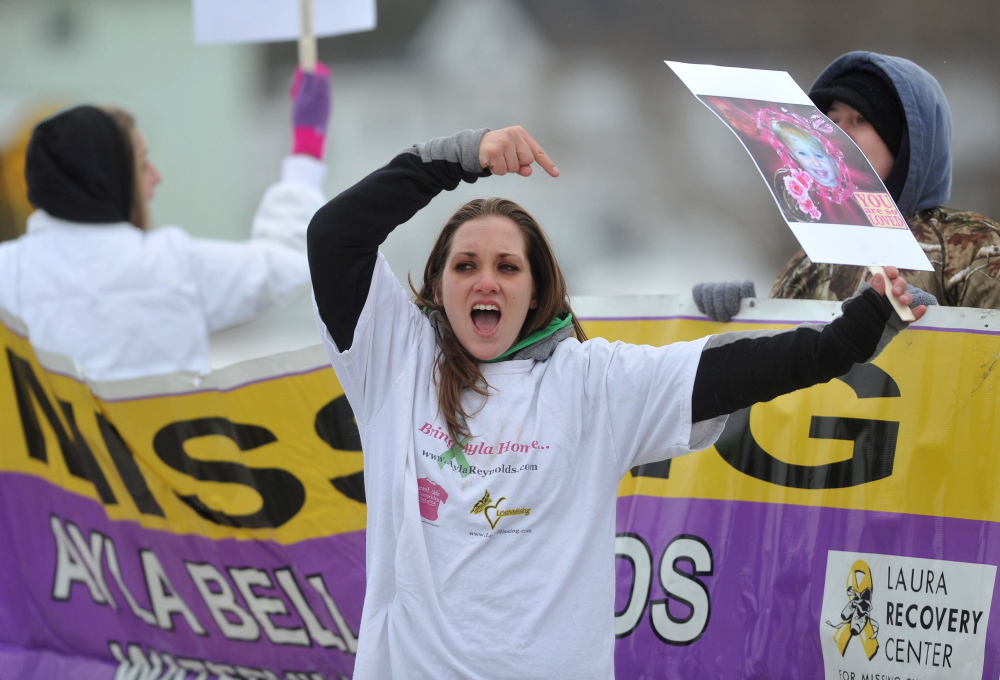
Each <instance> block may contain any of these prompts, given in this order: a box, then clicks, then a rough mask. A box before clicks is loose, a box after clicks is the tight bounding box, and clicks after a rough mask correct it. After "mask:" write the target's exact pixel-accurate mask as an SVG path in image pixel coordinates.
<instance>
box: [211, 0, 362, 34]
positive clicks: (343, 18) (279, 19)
mask: <svg viewBox="0 0 1000 680" xmlns="http://www.w3.org/2000/svg"><path fill="white" fill-rule="evenodd" d="M192 2H193V7H194V41H195V42H196V43H239V42H275V41H280V40H297V39H298V38H299V35H300V33H301V28H300V19H299V4H298V3H297V2H295V0H192ZM313 2H314V7H313V32H314V33H315V35H316V37H318V38H323V37H327V36H332V35H344V34H345V33H358V32H361V31H370V30H372V29H374V28H375V22H376V17H375V0H313Z"/></svg>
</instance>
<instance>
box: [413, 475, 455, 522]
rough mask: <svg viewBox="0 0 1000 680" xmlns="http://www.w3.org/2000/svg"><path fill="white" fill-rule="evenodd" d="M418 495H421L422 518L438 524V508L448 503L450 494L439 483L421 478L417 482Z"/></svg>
mask: <svg viewBox="0 0 1000 680" xmlns="http://www.w3.org/2000/svg"><path fill="white" fill-rule="evenodd" d="M417 493H418V494H420V516H421V517H423V518H424V519H426V520H429V521H431V522H436V521H437V518H438V508H439V507H440V506H441V504H443V503H447V502H448V492H447V491H445V490H444V489H443V488H441V485H440V484H438V483H437V482H435V481H432V480H430V479H428V478H427V477H421V478H420V479H418V480H417Z"/></svg>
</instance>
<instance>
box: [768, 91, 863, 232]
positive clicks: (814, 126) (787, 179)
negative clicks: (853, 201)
mask: <svg viewBox="0 0 1000 680" xmlns="http://www.w3.org/2000/svg"><path fill="white" fill-rule="evenodd" d="M779 108H780V110H779V111H775V110H774V109H772V108H763V109H759V110H758V111H757V114H756V116H755V117H754V120H755V122H756V124H757V129H758V130H759V131H760V136H761V137H762V138H763V139H764V140H766V141H767V142H768V143H770V145H771V148H773V149H774V151H775V153H777V154H778V156H779V158H780V159H781V162H782V165H783V167H782V168H780V169H779V170H778V171H777V172H776V173H775V177H774V179H775V182H774V185H775V189H779V188H780V189H783V190H784V191H783V192H782V193H783V194H784V199H785V204H786V205H787V207H788V209H789V210H790V211H792V212H793V213H798V214H801V215H803V216H804V217H808V218H809V219H811V220H813V221H818V220H819V219H821V218H822V213H821V212H820V210H819V207H818V205H817V201H815V200H813V196H814V195H815V194H819V195H820V196H822V197H823V198H825V199H826V200H828V201H832V202H833V203H837V204H840V203H843V202H844V201H845V200H847V199H848V198H850V197H851V196H852V195H853V194H854V191H855V190H856V189H857V187H856V186H855V184H854V182H853V181H852V180H851V172H850V169H849V168H848V166H847V163H846V162H845V161H844V153H843V152H842V151H841V150H840V149H839V148H837V146H836V145H834V144H833V142H831V141H830V139H829V138H827V136H826V135H829V134H833V133H834V129H833V126H832V125H831V124H830V122H829V121H828V120H827V119H826V118H825V117H823V116H822V115H820V114H819V113H816V114H813V115H811V116H810V117H809V118H808V119H806V118H804V117H803V116H800V115H799V114H797V113H795V112H793V111H789V110H788V109H786V108H785V107H783V106H780V107H779ZM777 121H781V122H784V123H788V124H790V125H792V126H794V127H796V128H798V129H799V130H800V131H801V132H802V133H804V134H807V135H809V136H811V137H813V138H814V139H816V140H817V141H818V142H819V143H820V144H822V145H823V148H824V150H825V151H826V153H827V155H828V156H829V157H830V160H831V161H833V162H834V163H835V164H836V166H837V170H838V173H839V181H838V182H837V184H836V186H833V187H825V186H823V185H821V184H819V183H818V182H816V181H815V180H814V179H813V178H812V176H811V175H810V174H809V173H808V172H806V171H805V170H804V169H802V167H801V166H800V165H799V164H798V162H797V161H796V160H795V159H794V158H793V157H792V153H791V151H790V150H789V149H788V147H787V146H785V143H784V142H782V141H781V140H780V139H779V138H778V137H777V135H775V133H774V131H773V130H772V127H771V126H772V124H773V123H775V122H777Z"/></svg>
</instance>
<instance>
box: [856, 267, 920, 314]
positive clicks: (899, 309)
mask: <svg viewBox="0 0 1000 680" xmlns="http://www.w3.org/2000/svg"><path fill="white" fill-rule="evenodd" d="M868 271H870V272H871V273H872V275H875V274H881V275H882V280H883V281H885V296H886V297H887V298H889V302H890V303H891V304H892V308H893V309H895V310H896V314H898V315H899V318H900V319H902V320H903V321H905V322H907V323H910V322H912V321H916V317H914V316H913V311H912V310H911V309H910V308H909V307H905V306H903V303H902V302H900V301H899V298H897V297H896V296H895V295H893V294H892V287H891V286H890V285H889V275H888V274H886V273H885V268H884V267H869V268H868Z"/></svg>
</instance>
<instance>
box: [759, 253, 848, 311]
mask: <svg viewBox="0 0 1000 680" xmlns="http://www.w3.org/2000/svg"><path fill="white" fill-rule="evenodd" d="M864 274H865V268H864V267H855V266H851V265H839V264H838V265H831V264H816V263H815V262H813V261H812V260H810V259H809V257H808V256H807V255H806V254H805V252H804V251H802V250H799V251H798V252H797V253H795V255H793V256H792V259H790V260H789V261H788V262H787V263H786V264H785V266H784V268H783V269H782V270H781V272H780V273H779V274H778V278H777V279H776V280H775V282H774V286H772V287H771V294H770V297H772V298H783V299H794V300H837V301H843V300H846V299H847V298H849V297H851V296H852V295H854V293H855V291H857V289H858V285H860V283H861V281H862V280H863V279H864Z"/></svg>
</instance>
